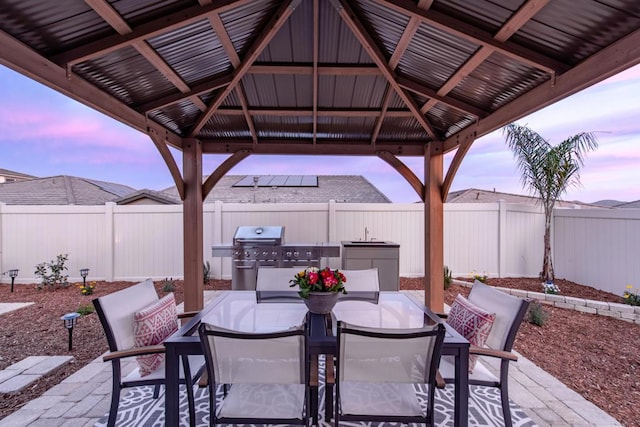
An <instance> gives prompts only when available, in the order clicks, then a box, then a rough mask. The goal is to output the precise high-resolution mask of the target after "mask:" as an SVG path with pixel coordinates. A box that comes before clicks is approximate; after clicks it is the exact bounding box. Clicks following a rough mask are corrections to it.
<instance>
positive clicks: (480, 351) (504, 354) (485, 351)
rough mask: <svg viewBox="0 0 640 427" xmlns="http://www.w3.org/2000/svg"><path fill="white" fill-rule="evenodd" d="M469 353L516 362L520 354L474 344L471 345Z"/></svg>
mask: <svg viewBox="0 0 640 427" xmlns="http://www.w3.org/2000/svg"><path fill="white" fill-rule="evenodd" d="M469 354H475V355H478V356H489V357H497V358H499V359H505V360H513V361H514V362H515V361H517V360H518V356H516V355H515V354H513V353H510V352H508V351H502V350H494V349H491V348H484V347H476V346H474V345H472V346H470V347H469Z"/></svg>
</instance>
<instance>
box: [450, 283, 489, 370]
mask: <svg viewBox="0 0 640 427" xmlns="http://www.w3.org/2000/svg"><path fill="white" fill-rule="evenodd" d="M495 320H496V314H495V313H489V312H487V311H484V310H483V309H481V308H480V307H478V306H476V305H473V304H472V303H471V302H469V300H468V299H466V298H465V297H463V296H462V295H460V294H458V296H457V297H456V299H455V301H453V304H451V311H449V316H448V317H447V323H448V324H449V325H451V326H452V327H453V329H455V330H456V331H458V333H459V334H460V335H462V336H463V337H465V338H466V339H467V340H468V341H469V342H470V343H471V345H475V346H477V347H482V346H483V345H484V343H485V341H486V340H487V337H488V336H489V333H490V332H491V327H492V326H493V322H494V321H495ZM477 359H478V356H469V372H473V368H474V367H475V366H476V361H477Z"/></svg>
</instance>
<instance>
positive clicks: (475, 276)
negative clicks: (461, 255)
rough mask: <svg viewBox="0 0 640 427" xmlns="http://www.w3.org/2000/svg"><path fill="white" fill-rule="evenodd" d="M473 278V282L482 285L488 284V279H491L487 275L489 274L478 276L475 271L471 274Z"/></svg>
mask: <svg viewBox="0 0 640 427" xmlns="http://www.w3.org/2000/svg"><path fill="white" fill-rule="evenodd" d="M471 278H472V279H473V280H477V281H479V282H482V283H487V279H488V278H489V276H488V275H487V273H483V274H478V273H476V272H475V271H472V272H471Z"/></svg>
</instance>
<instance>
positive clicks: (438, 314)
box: [435, 313, 449, 319]
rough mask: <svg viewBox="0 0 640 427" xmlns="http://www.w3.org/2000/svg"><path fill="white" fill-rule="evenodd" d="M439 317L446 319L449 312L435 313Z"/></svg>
mask: <svg viewBox="0 0 640 427" xmlns="http://www.w3.org/2000/svg"><path fill="white" fill-rule="evenodd" d="M435 315H436V316H438V317H439V318H441V319H447V318H448V317H449V313H435Z"/></svg>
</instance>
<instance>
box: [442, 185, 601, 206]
mask: <svg viewBox="0 0 640 427" xmlns="http://www.w3.org/2000/svg"><path fill="white" fill-rule="evenodd" d="M500 201H505V202H506V203H520V204H523V205H536V204H539V203H540V200H539V199H538V198H537V197H533V196H523V195H521V194H511V193H500V192H498V191H495V190H493V191H488V190H479V189H477V188H468V189H466V190H460V191H452V192H449V194H448V195H447V203H498V202H500ZM556 207H558V208H604V206H597V205H594V204H590V203H582V202H577V201H573V202H567V201H563V200H558V201H557V202H556Z"/></svg>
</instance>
